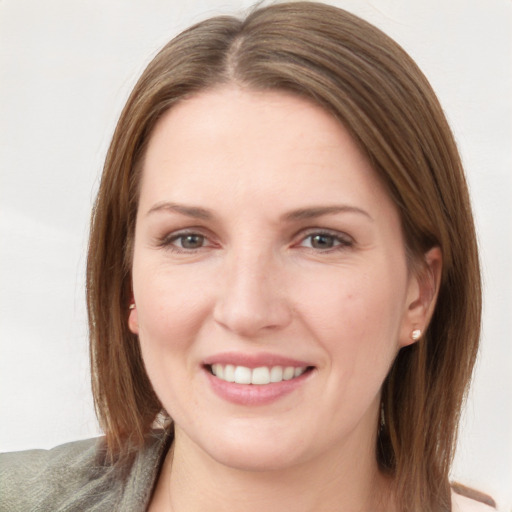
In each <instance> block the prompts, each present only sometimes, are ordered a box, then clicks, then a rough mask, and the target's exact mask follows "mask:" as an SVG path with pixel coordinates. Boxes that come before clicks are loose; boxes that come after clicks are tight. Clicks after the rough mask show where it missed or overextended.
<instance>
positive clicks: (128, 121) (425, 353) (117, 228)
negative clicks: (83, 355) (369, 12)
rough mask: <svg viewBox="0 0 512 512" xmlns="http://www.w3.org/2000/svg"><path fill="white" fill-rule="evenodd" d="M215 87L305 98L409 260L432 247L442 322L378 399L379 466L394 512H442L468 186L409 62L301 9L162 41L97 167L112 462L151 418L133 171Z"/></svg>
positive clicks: (469, 234)
mask: <svg viewBox="0 0 512 512" xmlns="http://www.w3.org/2000/svg"><path fill="white" fill-rule="evenodd" d="M225 83H235V84H238V85H239V86H240V87H244V88H249V89H253V90H268V89H279V90H284V91H290V92H292V93H295V94H299V95H301V96H303V97H306V98H309V99H310V100H312V101H314V102H316V103H317V104H319V105H321V106H322V107H323V108H324V109H326V110H327V111H329V112H331V113H332V114H333V115H334V116H336V118H337V119H339V121H340V122H341V123H343V125H344V126H345V127H346V128H347V129H348V130H349V131H350V133H351V134H352V136H353V137H354V139H355V140H356V141H357V142H358V143H359V145H360V147H361V148H362V150H363V151H364V152H365V153H366V155H367V156H368V158H369V159H370V161H371V162H372V164H373V167H374V169H375V171H376V172H377V173H378V174H379V175H380V176H381V178H382V179H383V180H384V182H385V183H386V185H387V187H388V190H389V194H390V196H391V198H392V199H393V201H394V202H395V204H396V207H397V209H398V211H399V213H400V216H401V219H402V225H403V229H404V233H405V238H406V244H407V249H408V252H409V254H410V255H411V258H412V260H414V261H422V260H423V255H424V253H425V252H426V251H427V250H428V249H429V248H431V247H433V246H436V245H437V246H439V247H440V248H441V250H442V254H443V273H442V279H441V285H440V289H439V296H438V301H437V307H436V309H435V312H434V315H433V318H432V320H431V323H430V325H429V327H428V329H427V331H426V333H425V335H424V337H423V338H422V340H421V341H420V342H418V343H415V344H413V345H411V346H409V347H406V348H403V349H402V350H401V351H400V352H399V354H398V356H397V358H396V360H395V362H394V364H393V366H392V368H391V370H390V373H389V375H388V377H387V379H386V381H385V382H384V385H383V393H382V399H383V407H384V416H385V427H384V428H383V429H381V431H380V433H379V438H378V445H377V447H376V457H377V459H378V461H379V464H380V467H381V469H382V471H385V472H387V473H388V474H390V475H392V477H393V479H394V482H395V484H396V496H397V502H398V504H399V507H400V510H402V511H406V510H407V511H409V510H410V511H412V510H415V511H416V510H425V511H434V510H435V511H439V510H450V488H449V482H448V471H449V467H450V463H451V459H452V455H453V449H454V443H455V438H456V433H457V425H458V420H459V414H460V409H461V405H462V401H463V399H464V397H465V393H466V390H467V386H468V383H469V380H470V378H471V373H472V368H473V364H474V361H475V357H476V351H477V346H478V338H479V332H480V309H481V290H480V276H479V265H478V256H477V247H476V240H475V232H474V226H473V219H472V214H471V209H470V203H469V197H468V191H467V186H466V182H465V178H464V174H463V170H462V166H461V162H460V158H459V155H458V152H457V148H456V145H455V142H454V139H453V136H452V133H451V131H450V129H449V126H448V124H447V122H446V119H445V116H444V114H443V111H442V109H441V107H440V105H439V102H438V100H437V98H436V96H435V94H434V92H433V91H432V89H431V87H430V85H429V83H428V82H427V80H426V78H425V77H424V76H423V74H422V73H421V71H420V70H419V69H418V67H417V66H416V64H415V63H414V62H413V61H412V59H411V58H410V57H409V56H408V55H407V54H406V53H405V52H404V51H403V50H402V49H401V48H400V47H399V46H398V45H397V44H396V43H395V42H394V41H392V40H391V39H390V38H388V37H387V36H386V35H385V34H383V33H382V32H381V31H380V30H378V29H376V28H375V27H373V26H372V25H370V24H368V23H366V22H365V21H363V20H361V19H359V18H358V17H356V16H354V15H351V14H349V13H347V12H345V11H343V10H341V9H338V8H335V7H331V6H327V5H323V4H319V3H309V2H292V3H283V4H277V5H273V6H269V7H264V8H260V9H257V10H255V11H253V12H252V13H250V14H249V16H248V17H247V18H246V19H245V20H238V19H236V18H233V17H228V16H220V17H216V18H212V19H209V20H206V21H204V22H201V23H199V24H197V25H195V26H193V27H191V28H189V29H188V30H186V31H184V32H183V33H181V34H180V35H179V36H177V37H176V38H175V39H173V40H172V41H171V42H169V43H168V44H167V45H166V46H165V47H164V48H163V49H162V50H161V51H160V52H159V53H158V55H157V56H156V57H155V58H154V59H153V61H152V62H151V63H150V64H149V66H148V67H147V69H146V70H145V71H144V73H143V74H142V76H141V78H140V79H139V81H138V83H137V85H136V86H135V88H134V90H133V92H132V94H131V96H130V98H129V99H128V102H127V104H126V106H125V108H124V110H123V112H122V114H121V118H120V120H119V123H118V125H117V128H116V130H115V133H114V137H113V140H112V143H111V146H110V149H109V151H108V154H107V158H106V162H105V167H104V171H103V177H102V181H101V185H100V189H99V193H98V197H97V200H96V204H95V207H94V211H93V216H92V223H91V235H90V246H89V256H88V262H87V298H88V312H89V325H90V339H91V361H92V384H93V391H94V397H95V403H96V409H97V414H98V417H99V420H100V423H101V425H102V427H103V429H104V431H105V434H106V439H107V443H108V448H109V451H110V454H111V455H112V456H113V457H117V458H118V459H120V460H122V459H123V457H125V456H126V455H127V454H128V453H129V452H130V450H134V449H137V447H138V446H140V445H141V443H142V442H143V437H144V435H145V434H147V432H148V431H149V430H150V428H151V425H152V423H153V421H154V419H155V417H156V416H157V414H158V413H159V412H160V410H161V404H160V402H159V400H158V398H157V397H156V395H155V393H154V391H153V389H152V387H151V384H150V382H149V379H148V377H147V375H146V372H145V370H144V364H143V361H142V359H141V354H140V350H139V344H138V340H137V338H136V337H135V336H134V335H132V334H131V333H130V332H129V330H128V325H127V317H128V304H129V300H130V296H131V280H130V273H131V257H132V243H133V237H134V227H135V217H136V211H137V201H138V184H139V179H140V165H139V164H140V161H141V158H142V157H143V155H144V150H145V146H146V144H147V142H148V139H149V137H150V136H151V133H152V130H153V128H154V126H155V124H156V123H157V121H158V120H159V118H160V117H161V116H162V114H163V113H164V112H165V111H167V110H168V109H169V108H172V106H173V105H174V104H176V102H178V101H180V99H183V98H184V97H187V96H190V95H193V94H194V93H197V92H199V91H204V90H205V89H207V88H212V87H215V86H218V85H221V84H225Z"/></svg>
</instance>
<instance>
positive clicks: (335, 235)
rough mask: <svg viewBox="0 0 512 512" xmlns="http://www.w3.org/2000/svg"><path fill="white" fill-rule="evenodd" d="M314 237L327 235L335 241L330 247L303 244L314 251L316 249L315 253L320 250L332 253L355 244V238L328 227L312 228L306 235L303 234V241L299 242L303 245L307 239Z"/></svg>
mask: <svg viewBox="0 0 512 512" xmlns="http://www.w3.org/2000/svg"><path fill="white" fill-rule="evenodd" d="M313 237H326V238H330V239H332V240H333V243H334V245H333V246H332V247H328V248H323V249H321V248H315V247H311V246H309V247H307V246H303V247H305V248H306V249H310V250H312V251H314V252H315V253H317V252H320V253H330V252H334V251H340V250H343V249H346V248H348V247H352V246H353V245H354V240H353V239H352V238H351V237H350V236H348V235H346V234H344V233H339V232H338V231H331V230H328V229H312V230H310V231H309V232H308V233H307V234H305V236H304V235H303V236H302V238H301V241H300V243H299V244H298V245H299V246H301V245H302V244H303V243H304V242H305V241H306V240H308V239H309V240H311V239H312V238H313Z"/></svg>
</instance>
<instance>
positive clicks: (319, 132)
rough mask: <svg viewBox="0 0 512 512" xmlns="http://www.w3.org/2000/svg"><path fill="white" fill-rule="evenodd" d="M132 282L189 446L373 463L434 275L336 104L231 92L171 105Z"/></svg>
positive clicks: (157, 135) (269, 462)
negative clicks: (383, 400)
mask: <svg viewBox="0 0 512 512" xmlns="http://www.w3.org/2000/svg"><path fill="white" fill-rule="evenodd" d="M133 290H134V296H135V302H136V309H134V310H132V311H131V313H130V317H129V326H130V329H131V330H132V331H133V332H134V333H136V334H138V335H139V338H140V345H141V349H142V356H143V359H144V362H145V365H146V369H147V373H148V375H149V378H150V380H151V382H152V385H153V387H154V389H155V392H156V394H157V395H158V397H159V399H160V400H161V402H162V404H163V406H164V407H165V409H166V410H167V411H168V413H169V414H170V415H171V417H172V418H173V419H174V421H175V425H176V431H177V438H178V439H183V440H186V442H187V443H188V445H189V446H193V447H194V448H196V449H198V450H199V451H200V452H201V453H203V454H204V453H206V454H207V455H209V456H210V457H212V458H213V459H214V460H216V461H218V462H221V463H223V464H226V465H229V466H232V467H238V468H246V469H251V468H252V469H261V468H273V469H277V468H283V467H287V466H290V465H293V464H298V463H301V462H306V461H309V460H313V459H315V458H318V457H322V456H323V455H326V454H331V455H333V454H334V455H336V454H338V455H340V454H342V453H345V454H346V453H349V452H351V453H354V454H356V453H358V454H359V455H360V451H361V447H366V448H365V450H366V451H367V452H369V453H371V454H372V456H373V453H374V440H375V435H376V431H377V425H378V409H379V397H380V389H381V384H382V382H383V380H384V378H385V376H386V374H387V372H388V369H389V367H390V365H391V364H392V361H393V359H394V358H395V355H396V354H397V351H398V350H399V348H400V347H401V346H404V345H406V344H408V343H410V342H411V341H410V332H411V330H412V329H414V328H416V327H418V325H416V324H415V320H416V317H415V316H414V315H415V314H416V313H415V311H416V310H417V309H418V306H417V304H418V294H419V290H418V282H417V279H416V278H415V277H414V276H413V275H410V273H409V272H408V267H407V263H406V254H405V249H404V240H403V236H402V231H401V227H400V219H399V216H398V213H397V210H396V208H395V207H394V205H393V204H392V202H391V200H390V198H389V197H388V194H387V192H386V190H385V188H384V187H383V185H382V184H381V182H380V181H379V179H378V178H377V176H376V174H375V173H374V171H373V170H372V168H371V166H370V164H369V162H368V161H367V160H366V158H365V157H364V156H363V154H362V153H361V152H360V151H359V149H358V147H357V146H356V144H355V143H354V141H353V140H352V138H351V137H350V136H349V134H348V133H347V131H346V130H345V129H344V128H343V127H342V126H341V125H340V124H339V123H338V122H337V121H336V120H335V119H334V118H333V117H332V116H331V115H329V114H328V113H326V112H325V111H323V110H322V109H321V108H319V107H318V106H315V105H313V104H312V103H309V102H308V101H306V100H304V99H301V98H298V97H295V96H293V95H291V94H288V93H283V92H251V91H247V90H241V89H238V88H236V87H225V88H221V89H217V90H213V91H208V92H204V93H202V94H199V95H197V96H195V97H192V98H191V99H188V100H184V101H182V102H181V103H179V104H178V105H177V106H175V107H174V108H173V109H171V110H170V111H169V112H167V113H166V114H165V116H164V117H163V118H162V119H161V120H160V122H159V124H158V125H157V127H156V129H155V131H154V133H153V135H152V137H151V140H150V142H149V146H148V149H147V154H146V157H145V160H144V162H143V174H142V182H141V190H140V203H139V209H138V214H137V223H136V232H135V244H134V258H133ZM419 327H422V326H421V325H420V326H419ZM214 374H217V375H214ZM233 380H235V382H233ZM251 382H252V383H251ZM317 460H321V459H317Z"/></svg>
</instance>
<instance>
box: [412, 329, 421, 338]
mask: <svg viewBox="0 0 512 512" xmlns="http://www.w3.org/2000/svg"><path fill="white" fill-rule="evenodd" d="M420 338H421V329H414V330H413V331H412V332H411V339H412V340H413V341H418V340H419V339H420Z"/></svg>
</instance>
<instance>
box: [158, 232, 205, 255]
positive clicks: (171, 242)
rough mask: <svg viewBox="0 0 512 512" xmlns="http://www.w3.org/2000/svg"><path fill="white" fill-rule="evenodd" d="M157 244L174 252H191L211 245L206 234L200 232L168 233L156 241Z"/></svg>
mask: <svg viewBox="0 0 512 512" xmlns="http://www.w3.org/2000/svg"><path fill="white" fill-rule="evenodd" d="M158 245H159V246H160V247H163V248H164V249H166V250H169V251H171V252H175V253H193V252H195V251H199V250H200V249H203V248H207V247H210V246H212V243H211V242H210V240H209V239H208V237H207V236H205V235H202V234H201V233H196V232H194V231H191V232H183V231H182V232H181V233H176V232H175V233H170V234H169V235H167V236H165V237H164V238H162V239H161V240H159V241H158Z"/></svg>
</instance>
